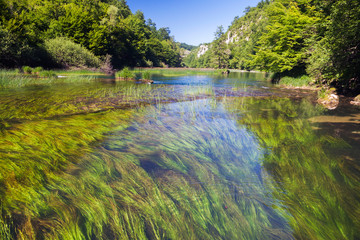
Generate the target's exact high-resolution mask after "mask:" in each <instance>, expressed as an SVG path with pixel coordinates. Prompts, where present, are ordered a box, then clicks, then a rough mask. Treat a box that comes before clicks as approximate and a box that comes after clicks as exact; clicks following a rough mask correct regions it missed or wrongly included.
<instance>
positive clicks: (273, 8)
mask: <svg viewBox="0 0 360 240" xmlns="http://www.w3.org/2000/svg"><path fill="white" fill-rule="evenodd" d="M359 44H360V3H359V1H356V0H341V1H335V0H331V1H328V0H316V1H311V0H272V1H269V0H266V1H264V0H262V1H261V2H259V4H258V5H257V7H253V8H250V7H249V8H247V9H246V10H245V15H244V16H242V17H240V18H239V17H235V19H234V21H233V23H232V24H231V26H230V27H229V29H228V30H227V31H226V32H224V33H223V34H222V36H221V37H220V38H219V37H215V40H214V41H213V42H212V43H210V44H207V46H208V48H209V49H208V51H205V52H204V51H202V50H201V47H200V48H197V49H195V50H193V51H192V53H191V54H189V55H188V57H187V58H186V59H185V60H184V62H185V64H186V65H187V66H190V67H215V68H218V67H229V68H237V69H246V70H251V69H261V70H266V71H270V72H274V73H276V74H275V75H274V76H278V77H283V76H292V77H297V76H299V75H303V74H306V73H307V74H308V75H310V76H311V77H312V78H313V79H314V80H316V81H317V82H318V83H319V84H325V85H334V86H336V87H337V88H338V90H341V91H344V92H346V91H347V92H352V93H354V94H356V93H359V92H360V70H359V69H360V60H359V59H360V53H359V47H360V46H359ZM220 47H221V48H220ZM219 51H220V52H222V54H223V55H225V56H226V55H228V56H229V57H227V58H224V61H225V63H222V64H217V63H216V61H214V59H216V58H218V57H219V55H220V53H219Z"/></svg>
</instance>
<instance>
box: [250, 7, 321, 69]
mask: <svg viewBox="0 0 360 240" xmlns="http://www.w3.org/2000/svg"><path fill="white" fill-rule="evenodd" d="M266 13H267V16H268V19H269V20H268V21H269V23H268V25H267V27H266V28H265V33H264V34H263V35H262V36H261V37H260V39H259V41H258V51H257V54H256V56H255V64H257V65H258V66H260V67H261V68H262V69H264V70H266V71H272V72H277V73H281V72H285V71H291V70H293V69H294V68H305V60H306V58H307V48H308V42H307V41H306V39H308V38H310V37H311V36H312V35H313V34H315V32H314V25H315V23H316V21H317V18H316V17H313V16H310V15H308V14H307V13H304V12H302V11H301V9H300V7H299V4H298V3H297V2H294V1H290V2H289V1H274V2H273V3H272V4H270V6H269V7H268V9H267V11H266Z"/></svg>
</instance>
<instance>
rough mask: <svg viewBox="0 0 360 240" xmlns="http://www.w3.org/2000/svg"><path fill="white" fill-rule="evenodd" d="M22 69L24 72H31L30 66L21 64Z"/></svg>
mask: <svg viewBox="0 0 360 240" xmlns="http://www.w3.org/2000/svg"><path fill="white" fill-rule="evenodd" d="M22 70H23V72H24V73H26V74H31V73H32V72H33V69H32V68H31V67H29V66H23V67H22Z"/></svg>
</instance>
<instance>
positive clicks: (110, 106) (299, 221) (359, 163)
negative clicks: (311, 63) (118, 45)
mask: <svg viewBox="0 0 360 240" xmlns="http://www.w3.org/2000/svg"><path fill="white" fill-rule="evenodd" d="M263 79H264V75H263V74H262V73H231V74H230V75H229V76H226V77H225V76H217V77H216V76H209V75H205V76H196V75H195V76H174V77H163V76H155V77H154V84H152V85H147V84H135V83H125V82H113V81H107V80H105V81H104V80H101V79H98V80H97V81H94V82H84V83H64V84H48V85H46V84H44V85H36V86H29V87H24V88H18V89H7V90H1V91H0V110H1V111H0V112H1V113H0V114H1V115H0V130H1V132H0V134H1V138H0V199H1V205H0V206H1V216H0V238H1V239H358V238H360V218H359V216H360V158H359V156H360V148H359V146H360V127H359V126H360V114H359V112H360V111H359V108H358V107H355V106H350V105H344V106H341V107H339V108H338V109H335V110H327V109H325V108H323V107H321V106H319V105H317V104H316V101H315V99H316V93H314V92H312V91H309V90H299V89H293V90H286V89H281V88H279V87H276V86H274V85H271V84H270V83H268V82H266V81H264V80H263Z"/></svg>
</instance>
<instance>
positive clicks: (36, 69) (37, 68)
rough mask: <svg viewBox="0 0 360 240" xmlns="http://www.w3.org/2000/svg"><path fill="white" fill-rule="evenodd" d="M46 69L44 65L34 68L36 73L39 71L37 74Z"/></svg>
mask: <svg viewBox="0 0 360 240" xmlns="http://www.w3.org/2000/svg"><path fill="white" fill-rule="evenodd" d="M43 70H44V69H43V68H42V67H36V68H34V71H33V72H34V73H37V74H39V73H40V72H42V71H43Z"/></svg>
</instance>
